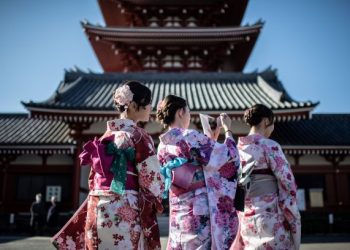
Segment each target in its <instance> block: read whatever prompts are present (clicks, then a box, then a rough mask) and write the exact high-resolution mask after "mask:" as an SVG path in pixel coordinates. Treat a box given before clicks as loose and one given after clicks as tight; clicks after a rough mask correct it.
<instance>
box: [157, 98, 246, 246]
mask: <svg viewBox="0 0 350 250" xmlns="http://www.w3.org/2000/svg"><path fill="white" fill-rule="evenodd" d="M220 118H221V121H222V127H223V128H224V129H225V135H226V140H225V142H224V143H223V144H220V143H217V142H216V141H215V140H213V139H211V138H209V137H207V136H206V135H204V134H202V133H200V132H198V131H196V130H192V129H188V128H189V124H190V111H189V108H188V106H187V103H186V100H184V99H183V98H181V97H177V96H174V95H168V96H167V97H166V98H165V99H164V100H163V101H162V102H161V103H160V104H159V105H158V109H157V119H158V120H159V121H160V122H161V123H162V124H164V125H165V126H166V127H168V131H166V132H165V133H164V134H162V135H161V136H160V144H159V147H158V158H159V160H160V162H161V164H162V170H161V171H162V174H163V175H164V176H165V189H166V191H168V190H169V188H170V190H169V206H170V211H169V212H170V222H169V239H168V246H167V249H191V250H192V249H218V250H224V249H228V248H229V247H230V246H231V244H232V242H233V240H234V239H235V236H236V232H237V228H238V218H237V215H236V211H235V208H234V197H235V192H236V185H237V182H236V176H237V175H236V174H237V170H238V167H239V158H238V151H237V149H236V145H235V141H234V139H233V138H232V132H231V130H230V127H231V120H230V118H228V116H227V115H225V114H222V115H221V116H220ZM219 129H220V128H219ZM217 131H218V130H217ZM216 134H218V133H216ZM214 139H215V138H214ZM165 195H167V193H165Z"/></svg>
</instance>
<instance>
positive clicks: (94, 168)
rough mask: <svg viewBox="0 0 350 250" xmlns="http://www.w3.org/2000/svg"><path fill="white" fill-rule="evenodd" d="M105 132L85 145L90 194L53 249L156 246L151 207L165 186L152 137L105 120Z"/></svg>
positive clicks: (155, 209)
mask: <svg viewBox="0 0 350 250" xmlns="http://www.w3.org/2000/svg"><path fill="white" fill-rule="evenodd" d="M106 135H107V136H105V137H104V138H103V139H101V140H97V139H95V140H94V141H89V142H88V143H86V144H85V145H84V150H83V152H82V153H81V154H80V160H81V165H82V166H84V165H90V166H91V172H90V177H89V188H90V193H89V196H88V198H87V200H86V201H85V202H84V203H83V204H82V205H81V207H80V208H79V209H78V210H77V212H76V213H75V214H74V216H73V217H72V218H71V219H70V220H69V221H68V223H67V224H66V225H65V226H64V227H63V228H62V229H61V231H60V232H59V233H57V234H56V235H55V236H54V237H53V244H54V245H55V246H56V247H57V248H58V249H103V250H105V249H123V250H126V249H152V250H153V249H160V247H161V246H160V236H159V228H158V223H157V218H156V212H161V211H162V205H161V195H162V192H163V190H164V184H163V177H162V176H161V174H160V172H159V171H160V164H159V162H158V160H157V156H156V152H155V149H154V144H153V141H152V138H151V137H150V136H149V135H148V134H147V133H146V131H145V130H143V129H142V128H139V127H137V126H136V124H135V123H134V122H132V121H131V120H126V119H118V120H113V121H109V122H107V133H106Z"/></svg>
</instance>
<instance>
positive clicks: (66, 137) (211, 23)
mask: <svg viewBox="0 0 350 250" xmlns="http://www.w3.org/2000/svg"><path fill="white" fill-rule="evenodd" d="M98 3H99V6H100V9H101V12H102V14H103V17H104V20H105V26H100V25H93V24H92V23H90V22H87V21H84V22H82V23H81V25H82V27H83V30H84V32H85V34H86V36H87V39H88V40H89V42H90V44H91V46H92V49H93V50H94V52H95V54H96V57H97V59H98V60H99V62H100V64H101V66H102V68H103V70H104V72H102V73H95V72H91V71H89V72H85V71H83V70H81V69H79V68H76V69H74V70H66V71H65V74H64V77H63V80H62V81H61V82H60V83H59V85H58V86H57V89H56V91H55V92H54V93H52V94H51V96H50V97H49V98H48V99H47V100H44V101H29V102H23V105H24V106H25V108H26V109H27V110H28V113H22V114H12V113H8V114H0V128H1V130H0V131H1V132H0V167H1V172H0V183H1V184H0V185H1V188H2V189H1V193H0V213H1V215H8V214H10V213H15V214H16V213H21V212H27V211H28V208H29V206H30V203H31V202H32V200H33V199H34V196H35V194H36V193H40V192H41V193H42V194H43V195H44V197H45V198H46V199H48V198H49V197H50V195H52V194H55V195H57V196H59V201H60V204H61V208H62V211H72V210H74V209H76V208H77V207H78V206H79V204H80V203H81V202H82V201H83V199H84V198H85V197H86V195H87V192H88V189H87V176H88V173H89V169H82V168H81V167H80V165H79V160H78V155H79V153H80V152H81V149H82V145H83V144H84V142H86V141H87V140H89V139H91V138H94V137H95V136H100V135H101V134H102V133H103V132H104V130H105V127H106V121H107V120H109V119H115V118H116V117H117V116H118V113H117V111H116V110H115V108H114V107H113V102H112V92H113V91H114V90H115V89H116V88H117V87H118V86H119V85H120V84H121V83H123V81H125V80H139V81H141V82H143V83H144V84H145V85H146V86H148V87H149V88H150V89H151V91H152V95H153V97H152V106H153V111H152V119H151V121H150V122H149V123H147V124H141V126H144V127H145V129H146V130H147V131H148V132H149V133H150V134H151V135H152V136H153V138H154V141H155V142H156V144H157V142H158V136H159V135H160V133H162V131H163V128H162V127H161V126H160V125H159V124H158V123H157V122H155V121H154V118H155V107H156V105H157V103H158V102H159V101H160V100H161V99H163V98H164V97H165V96H166V95H167V94H170V93H171V94H176V95H179V96H182V97H184V98H185V99H186V100H187V101H188V104H189V107H190V109H191V113H192V123H191V127H193V128H195V129H198V130H201V125H200V122H199V113H204V114H208V115H211V116H218V115H219V114H220V113H222V112H226V113H228V114H229V116H230V117H231V118H232V119H233V120H234V121H233V125H232V131H233V132H234V134H235V135H236V136H242V135H246V134H247V133H248V131H249V128H248V126H246V125H245V124H244V123H243V122H242V117H243V112H244V110H245V109H247V108H249V107H250V106H252V105H253V104H255V103H262V104H265V105H266V106H268V107H270V108H271V109H273V112H274V113H275V116H276V124H275V131H274V132H273V135H272V139H274V140H276V141H277V142H279V143H280V144H281V146H282V148H283V150H284V152H285V154H286V155H287V157H288V160H289V162H290V164H291V166H292V169H293V172H294V174H295V177H296V181H297V184H298V188H299V191H298V195H299V203H300V209H301V210H302V211H303V214H304V215H307V216H303V221H304V222H305V224H304V225H305V229H304V232H317V231H321V232H323V231H324V230H328V227H326V226H324V227H326V228H325V229H324V230H323V228H320V227H318V228H316V227H312V223H314V222H317V221H318V222H320V221H321V222H322V223H323V222H325V223H327V221H328V215H329V214H330V213H332V214H334V218H335V219H334V220H335V221H334V223H337V222H338V221H340V220H345V219H347V220H349V218H350V192H349V190H350V130H349V128H350V114H314V113H313V110H314V108H315V107H316V106H317V105H318V102H316V101H308V100H305V101H297V100H296V99H294V98H292V97H291V96H290V95H289V94H288V92H287V90H286V88H285V85H284V84H282V82H281V80H280V79H279V78H278V75H277V70H275V69H272V68H267V69H265V70H262V71H257V72H244V67H245V65H246V63H247V60H248V59H249V56H250V54H251V53H252V51H253V49H254V45H255V43H256V42H257V40H258V37H259V34H260V32H261V31H262V29H263V26H264V23H263V22H262V21H257V22H256V23H254V24H251V25H244V26H243V25H241V22H242V18H243V15H244V13H245V10H246V8H247V4H248V0H202V1H195V0H177V1H174V0H166V1H165V0H143V1H140V0H98ZM300 80H301V81H302V79H300ZM288 84H293V83H287V84H286V85H288ZM309 222H310V223H309ZM308 223H309V224H308ZM322 230H323V231H322ZM342 230H343V231H344V230H347V231H350V226H349V223H348V226H343V229H342Z"/></svg>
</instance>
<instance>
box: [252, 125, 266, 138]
mask: <svg viewBox="0 0 350 250" xmlns="http://www.w3.org/2000/svg"><path fill="white" fill-rule="evenodd" d="M253 134H259V135H262V136H264V137H265V131H264V130H263V129H262V128H259V127H255V126H254V127H252V128H251V129H250V131H249V135H253Z"/></svg>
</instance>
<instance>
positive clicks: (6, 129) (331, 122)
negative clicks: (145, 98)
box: [0, 114, 350, 155]
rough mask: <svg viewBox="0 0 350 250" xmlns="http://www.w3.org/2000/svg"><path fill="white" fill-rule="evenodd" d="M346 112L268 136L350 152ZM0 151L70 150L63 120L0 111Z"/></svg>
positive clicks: (300, 147)
mask: <svg viewBox="0 0 350 250" xmlns="http://www.w3.org/2000/svg"><path fill="white" fill-rule="evenodd" d="M349 127H350V114H313V115H312V119H310V120H299V121H289V122H277V123H276V125H275V130H274V132H273V134H272V136H271V138H272V139H274V140H276V141H277V142H278V143H279V144H281V146H282V148H283V150H284V151H285V153H287V154H299V155H301V154H317V155H319V154H323V155H329V154H340V155H346V154H349V153H350V130H349ZM0 130H1V131H2V132H1V133H0V154H7V155H10V154H29V153H30V154H73V152H74V150H75V144H74V140H73V139H72V138H71V137H70V135H69V132H70V129H69V127H68V125H65V123H64V122H60V121H52V120H44V119H43V120H41V119H36V118H28V115H27V114H0Z"/></svg>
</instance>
